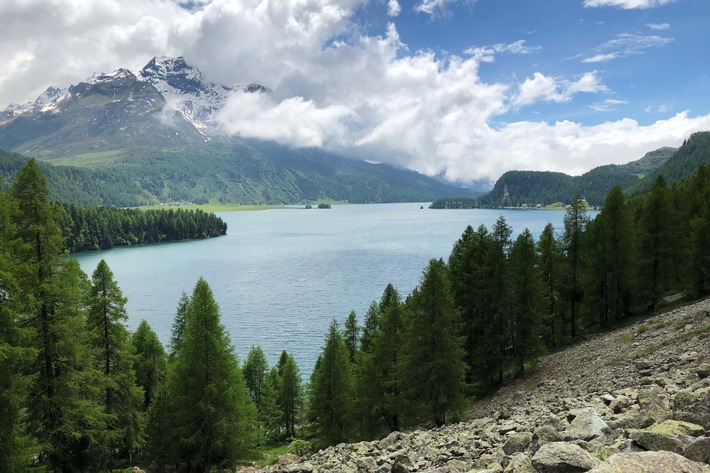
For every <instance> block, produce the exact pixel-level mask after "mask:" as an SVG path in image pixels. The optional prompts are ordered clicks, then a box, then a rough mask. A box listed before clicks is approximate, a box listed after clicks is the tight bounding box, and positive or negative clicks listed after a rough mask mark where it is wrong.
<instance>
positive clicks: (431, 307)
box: [403, 259, 466, 426]
mask: <svg viewBox="0 0 710 473" xmlns="http://www.w3.org/2000/svg"><path fill="white" fill-rule="evenodd" d="M408 309H409V316H408V322H407V333H406V339H405V342H404V350H403V364H404V373H405V374H406V376H404V377H403V379H404V380H405V381H404V382H405V383H406V388H405V391H406V396H407V398H408V399H409V402H411V403H412V406H413V410H414V412H416V413H419V414H420V415H423V416H425V418H427V419H429V420H431V421H433V422H434V423H435V424H436V425H437V426H441V425H444V424H446V423H447V422H450V421H451V420H452V419H453V418H456V415H457V414H458V413H459V412H460V411H461V409H462V408H463V406H464V397H463V392H462V389H463V382H464V374H465V371H466V367H465V364H464V350H463V348H462V343H463V340H462V339H461V337H460V336H459V335H458V334H459V333H460V327H459V314H458V312H457V311H456V309H455V308H454V301H453V298H452V296H451V288H450V285H449V278H448V274H447V269H446V265H444V262H443V261H441V260H435V259H434V260H431V261H430V262H429V265H428V266H427V268H426V269H425V270H424V274H423V276H422V280H421V283H420V285H419V288H418V289H415V290H414V292H413V293H412V295H411V296H410V298H409V300H408Z"/></svg>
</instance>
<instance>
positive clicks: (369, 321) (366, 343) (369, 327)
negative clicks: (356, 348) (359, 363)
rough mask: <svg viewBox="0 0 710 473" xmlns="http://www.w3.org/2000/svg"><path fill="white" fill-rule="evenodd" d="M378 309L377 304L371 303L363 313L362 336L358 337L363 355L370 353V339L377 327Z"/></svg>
mask: <svg viewBox="0 0 710 473" xmlns="http://www.w3.org/2000/svg"><path fill="white" fill-rule="evenodd" d="M379 318H380V308H379V307H378V305H377V302H375V301H372V302H371V303H370V306H369V307H368V308H367V312H366V313H365V325H364V326H363V327H362V336H361V337H360V350H362V351H363V352H365V353H368V352H369V351H370V346H371V344H372V337H373V336H374V334H375V332H376V331H377V328H378V327H379V323H380V321H379Z"/></svg>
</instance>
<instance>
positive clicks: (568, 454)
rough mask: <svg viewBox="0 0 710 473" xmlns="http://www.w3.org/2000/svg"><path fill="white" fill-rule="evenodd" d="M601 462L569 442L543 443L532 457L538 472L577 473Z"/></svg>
mask: <svg viewBox="0 0 710 473" xmlns="http://www.w3.org/2000/svg"><path fill="white" fill-rule="evenodd" d="M598 464H599V460H597V459H596V458H594V457H593V456H592V455H591V454H590V453H589V452H587V451H586V450H584V449H582V447H579V446H577V445H575V444H572V443H569V442H551V443H547V444H545V445H543V446H542V447H540V449H539V450H538V451H537V453H536V454H535V456H533V458H532V465H533V467H534V468H535V471H536V472H538V473H575V472H584V471H588V470H591V469H592V468H594V467H595V466H597V465H598Z"/></svg>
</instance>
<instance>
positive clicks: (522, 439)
mask: <svg viewBox="0 0 710 473" xmlns="http://www.w3.org/2000/svg"><path fill="white" fill-rule="evenodd" d="M532 439H533V434H531V433H530V432H516V433H514V434H512V435H511V436H510V437H508V440H506V441H505V444H503V452H505V454H506V455H512V454H514V453H518V452H524V451H525V450H526V449H527V448H528V446H529V445H530V443H531V442H532Z"/></svg>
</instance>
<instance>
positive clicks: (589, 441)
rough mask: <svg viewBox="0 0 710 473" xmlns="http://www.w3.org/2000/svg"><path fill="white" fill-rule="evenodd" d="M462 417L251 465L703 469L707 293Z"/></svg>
mask: <svg viewBox="0 0 710 473" xmlns="http://www.w3.org/2000/svg"><path fill="white" fill-rule="evenodd" d="M469 418H470V419H471V420H469V421H467V422H463V423H460V424H456V425H451V426H446V427H443V428H440V429H434V430H428V431H427V430H420V431H414V432H406V433H400V432H395V433H392V434H390V435H389V436H387V437H386V438H384V439H381V440H379V441H374V442H361V443H357V444H341V445H338V446H335V447H330V448H328V449H326V450H322V451H320V452H318V453H315V454H313V455H311V456H310V457H305V458H297V457H294V456H286V457H283V458H282V459H281V463H280V464H279V465H276V466H273V467H270V468H267V469H265V470H262V471H264V472H269V473H275V472H289V473H311V472H351V473H356V472H378V473H387V472H393V473H406V472H414V471H416V472H441V473H444V472H451V473H456V472H472V471H473V472H521V473H557V472H560V473H561V472H585V471H591V472H594V473H602V472H631V473H633V472H686V473H693V472H709V473H710V466H708V465H710V299H705V300H702V301H699V302H696V303H694V304H691V305H687V306H684V307H681V308H679V309H676V310H673V311H670V312H667V313H664V314H661V315H658V316H656V317H653V318H650V319H647V320H645V321H642V322H638V323H636V324H634V325H632V326H630V327H627V328H623V329H620V330H617V331H615V332H611V333H606V334H601V335H598V336H593V337H590V338H589V339H588V340H586V341H584V342H582V343H580V344H578V345H576V346H574V347H572V348H570V349H568V350H565V351H564V352H560V353H556V354H553V355H550V356H548V357H546V358H545V359H544V360H542V361H541V363H540V365H539V366H538V368H537V369H536V371H535V372H534V373H533V374H531V375H530V376H528V377H526V378H525V379H521V380H519V381H518V382H516V383H513V384H511V385H510V386H506V387H504V388H503V389H501V390H500V391H499V392H498V393H497V394H496V395H495V396H492V397H490V398H488V399H485V400H482V401H480V402H477V403H475V404H474V405H473V406H472V407H471V409H470V412H469Z"/></svg>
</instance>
